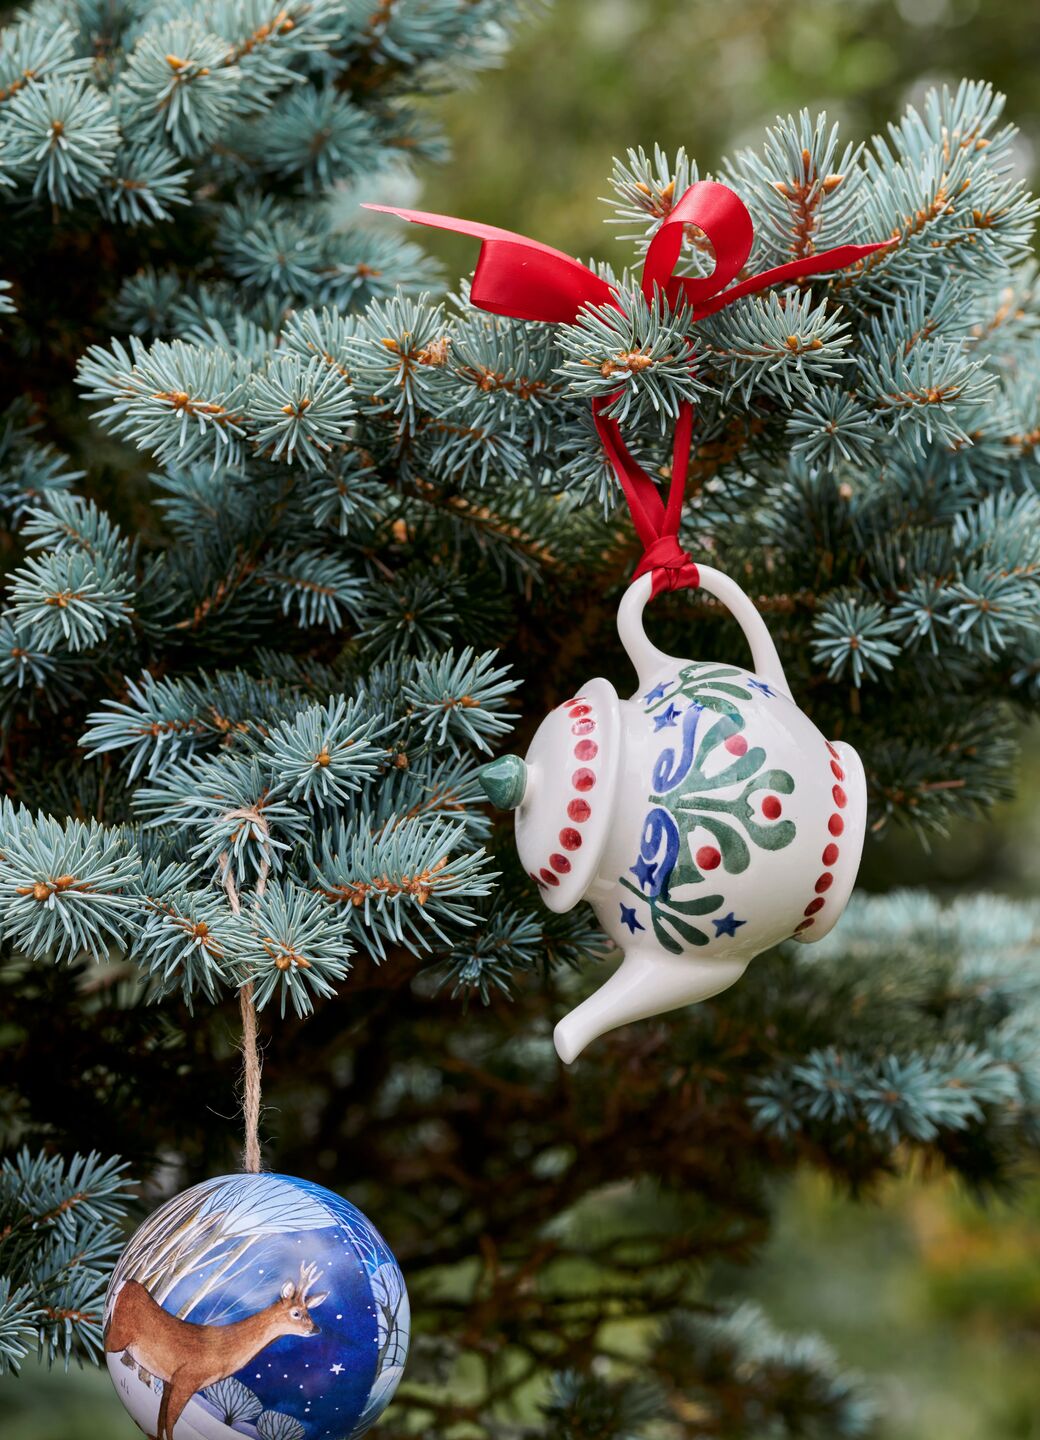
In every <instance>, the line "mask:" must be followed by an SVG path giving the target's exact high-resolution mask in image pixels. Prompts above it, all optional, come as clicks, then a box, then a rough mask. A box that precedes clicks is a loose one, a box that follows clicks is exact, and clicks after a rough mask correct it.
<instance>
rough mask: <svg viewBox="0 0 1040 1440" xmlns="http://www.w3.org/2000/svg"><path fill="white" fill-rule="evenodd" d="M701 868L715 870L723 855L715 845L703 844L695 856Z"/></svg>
mask: <svg viewBox="0 0 1040 1440" xmlns="http://www.w3.org/2000/svg"><path fill="white" fill-rule="evenodd" d="M694 859H695V860H696V861H697V864H698V866H699V868H700V869H701V870H715V869H716V868H717V867H718V865H719V862H720V861H721V859H722V856H721V855H720V854H719V852H718V851H717V850H716V849H715V846H714V845H702V846H701V848H700V849H699V850H698V851H697V854H696V855H695V856H694Z"/></svg>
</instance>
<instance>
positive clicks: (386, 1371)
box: [105, 1175, 409, 1440]
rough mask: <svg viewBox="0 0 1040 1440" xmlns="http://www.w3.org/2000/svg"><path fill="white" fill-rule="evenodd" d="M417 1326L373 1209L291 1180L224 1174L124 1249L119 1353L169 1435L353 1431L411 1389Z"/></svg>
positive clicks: (120, 1378)
mask: <svg viewBox="0 0 1040 1440" xmlns="http://www.w3.org/2000/svg"><path fill="white" fill-rule="evenodd" d="M408 1320H409V1313H408V1292H407V1291H406V1290H405V1286H404V1278H403V1276H402V1275H401V1271H400V1268H399V1266H398V1264H397V1261H396V1260H395V1259H394V1257H393V1254H392V1253H391V1251H390V1250H389V1249H388V1247H387V1244H386V1242H385V1240H384V1239H383V1237H382V1236H381V1235H380V1234H379V1231H378V1230H376V1229H375V1227H374V1226H373V1225H372V1224H371V1223H370V1222H369V1220H367V1219H366V1217H365V1216H364V1215H362V1213H361V1211H360V1210H357V1209H355V1207H354V1206H353V1205H351V1204H349V1202H348V1201H346V1200H343V1199H341V1198H340V1196H339V1195H334V1194H333V1193H332V1191H331V1190H325V1189H323V1188H322V1186H320V1185H312V1184H310V1183H309V1182H308V1181H306V1180H296V1179H294V1178H293V1177H292V1176H289V1175H223V1176H221V1177H220V1178H219V1179H217V1180H206V1181H204V1182H203V1183H202V1184H201V1185H195V1186H193V1188H192V1189H191V1190H185V1192H184V1193H183V1194H182V1195H178V1196H177V1197H176V1198H175V1199H173V1200H171V1201H169V1203H168V1204H166V1205H164V1206H163V1207H162V1208H161V1209H160V1210H157V1211H156V1212H155V1214H154V1215H152V1216H151V1217H150V1218H149V1219H148V1220H146V1221H145V1223H144V1224H143V1225H142V1226H141V1228H140V1229H139V1230H138V1231H137V1233H136V1234H135V1235H134V1237H133V1239H132V1240H131V1241H130V1243H129V1245H127V1247H126V1249H125V1250H124V1251H123V1254H122V1256H121V1257H120V1260H119V1263H118V1265H117V1266H116V1268H115V1272H114V1274H113V1276H112V1281H111V1284H110V1285H109V1287H108V1296H107V1299H106V1301H105V1351H106V1357H105V1358H106V1359H107V1361H108V1369H109V1373H110V1374H111V1376H112V1379H113V1381H114V1383H115V1387H116V1389H117V1390H118V1392H119V1398H120V1399H121V1400H122V1402H123V1404H124V1405H125V1406H126V1409H127V1410H128V1411H129V1413H130V1415H131V1417H132V1418H133V1419H134V1421H135V1422H136V1423H137V1425H139V1426H140V1428H141V1429H142V1430H143V1431H144V1433H145V1434H146V1435H149V1436H157V1437H158V1440H234V1437H236V1436H237V1437H242V1436H248V1437H250V1440H349V1437H352V1436H358V1435H361V1434H362V1433H363V1432H364V1431H365V1430H367V1429H368V1427H369V1426H370V1425H372V1424H373V1423H374V1422H375V1420H376V1419H377V1417H378V1416H379V1414H380V1413H381V1412H382V1410H383V1409H384V1407H385V1406H386V1405H387V1404H388V1402H389V1400H390V1398H391V1396H392V1395H393V1393H394V1391H395V1390H396V1389H397V1385H398V1382H399V1381H400V1379H401V1375H402V1373H403V1371H404V1362H405V1357H406V1355H407V1353H408Z"/></svg>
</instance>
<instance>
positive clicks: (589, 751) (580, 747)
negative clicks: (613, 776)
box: [574, 740, 599, 760]
mask: <svg viewBox="0 0 1040 1440" xmlns="http://www.w3.org/2000/svg"><path fill="white" fill-rule="evenodd" d="M598 754H599V746H598V745H597V744H596V742H595V740H579V741H578V743H577V745H575V747H574V758H575V760H595V758H596V756H597V755H598Z"/></svg>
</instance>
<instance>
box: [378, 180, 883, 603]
mask: <svg viewBox="0 0 1040 1440" xmlns="http://www.w3.org/2000/svg"><path fill="white" fill-rule="evenodd" d="M365 208H366V209H368V210H383V211H387V212H388V213H390V214H391V215H397V216H399V217H400V218H401V219H403V220H411V221H414V222H415V223H416V224H419V225H431V226H433V227H434V228H436V229H438V230H453V231H456V232H457V233H459V234H462V235H473V236H475V237H476V238H477V239H478V240H480V241H481V242H482V243H481V246H480V255H479V257H478V259H477V266H476V269H475V270H474V272H473V283H472V286H471V288H470V299H471V300H472V302H473V304H474V305H476V306H478V307H479V308H480V309H482V310H487V311H489V312H490V313H491V314H492V315H509V316H511V317H513V318H514V319H516V320H536V321H546V322H549V323H552V324H558V325H559V324H566V325H573V324H574V322H575V321H576V320H577V318H578V315H579V313H580V311H581V309H582V307H583V306H585V305H613V306H615V307H616V308H620V306H619V304H618V298H617V294H616V292H615V290H614V287H613V286H612V285H610V284H609V282H608V281H606V280H604V279H603V277H602V276H601V275H597V274H596V272H595V271H594V270H590V269H589V268H588V267H587V266H586V265H583V264H582V263H581V262H580V261H579V260H575V259H574V258H573V257H572V256H570V255H566V254H565V253H564V252H563V251H562V250H554V249H553V248H552V246H551V245H543V244H542V243H541V241H539V240H530V239H528V237H527V236H525V235H517V234H516V233H515V232H514V231H512V230H502V229H500V228H499V227H498V226H497V225H483V224H481V223H480V222H479V221H474V220H459V219H457V218H455V217H453V216H451V215H436V214H432V213H431V212H429V211H426V210H401V209H399V208H398V207H396V206H393V205H367V206H366V207H365ZM690 225H692V226H695V227H696V228H697V229H698V230H700V231H701V232H702V233H703V234H704V235H706V236H707V238H708V240H709V242H710V243H711V247H712V249H713V250H714V252H715V268H714V270H713V271H712V272H711V274H710V275H704V276H691V275H676V273H675V267H676V265H677V264H678V262H679V255H680V252H681V250H682V244H683V238H684V235H685V232H686V227H687V226H690ZM753 240H754V226H753V225H752V223H751V213H750V211H749V210H748V208H747V206H746V205H745V204H744V202H743V200H741V199H740V197H739V196H738V195H737V194H736V192H735V191H733V190H731V189H730V188H729V186H728V185H722V184H719V182H718V181H715V180H698V181H695V182H694V184H692V185H691V186H689V188H688V189H687V190H685V191H684V192H683V194H682V195H681V196H680V197H679V199H678V200H677V201H676V202H675V204H674V205H673V206H672V207H671V209H670V210H669V212H668V214H667V215H666V216H665V217H664V219H663V220H662V221H661V224H660V225H659V226H658V228H657V230H656V231H655V232H654V235H653V238H652V239H651V241H650V245H649V247H648V249H647V252H646V258H645V260H644V262H643V274H642V280H641V288H642V291H643V296H644V298H645V299H646V301H647V303H648V304H650V305H657V304H660V303H661V302H662V301H665V302H667V304H668V305H670V306H671V307H672V308H673V309H676V308H678V307H679V306H680V305H681V304H683V303H685V304H686V305H687V306H688V307H689V311H690V313H691V314H692V318H693V319H694V320H702V319H704V317H705V316H707V315H713V314H715V312H716V311H718V310H722V309H724V308H725V307H726V306H727V305H731V304H732V303H733V301H734V300H740V299H742V298H743V297H744V296H745V295H753V294H755V293H756V292H757V291H759V290H764V289H766V288H767V287H768V286H770V285H778V284H781V283H783V282H785V281H789V280H797V279H800V278H802V277H803V276H807V275H821V274H824V273H826V272H828V271H832V270H841V269H844V268H845V267H846V266H848V265H855V264H857V263H858V262H859V261H861V260H863V259H865V258H866V256H868V255H871V254H873V253H874V251H875V250H883V249H885V248H886V247H887V246H889V245H892V244H894V243H895V241H894V240H883V241H881V242H880V243H877V244H872V245H839V246H837V247H836V248H835V249H833V250H822V251H820V252H819V254H815V255H806V256H803V257H802V258H801V259H799V260H791V261H789V262H788V263H787V264H784V265H776V266H774V267H773V268H772V269H770V270H764V271H762V273H761V274H759V275H752V276H750V277H748V278H745V279H743V280H739V281H738V282H737V283H736V284H733V283H732V282H733V281H735V280H737V277H738V275H740V274H741V272H742V271H743V269H744V266H745V264H746V262H747V259H748V256H749V255H750V254H751V246H752V242H753ZM617 393H618V392H616V391H615V392H614V393H612V394H610V395H603V396H598V397H597V398H596V399H594V400H593V402H592V418H593V421H594V423H595V426H596V431H597V434H598V435H599V438H600V442H601V443H602V445H603V449H604V451H605V452H606V456H607V459H608V460H609V462H610V465H611V468H612V469H613V471H614V473H615V475H616V476H617V478H618V483H619V484H620V485H621V489H622V491H623V492H624V495H625V499H626V501H627V502H628V508H629V510H630V511H631V514H632V522H633V524H634V526H635V529H636V533H637V534H638V536H639V538H640V540H641V541H642V544H643V558H642V560H641V561H640V563H639V566H638V567H637V569H636V572H635V573H636V575H637V576H639V575H644V574H646V573H647V572H650V573H651V574H652V576H653V594H655V595H657V594H659V593H660V591H661V590H676V589H681V588H683V587H686V586H689V587H695V586H696V585H697V584H698V583H699V577H698V574H697V567H696V565H695V564H694V563H693V561H692V560H691V559H690V557H689V555H688V554H687V553H686V552H685V551H684V550H683V549H682V547H681V546H680V545H679V540H678V535H679V521H680V518H681V516H682V508H683V500H684V497H685V492H686V476H687V471H688V468H689V461H690V443H691V439H692V434H693V406H692V404H691V403H690V402H689V401H683V402H682V403H681V404H680V406H679V408H678V415H677V419H676V426H675V436H674V446H673V454H672V472H671V479H670V483H669V489H668V498H667V501H663V500H662V499H661V496H660V493H659V491H658V488H657V485H656V483H655V481H654V479H653V477H652V476H651V475H649V474H648V473H647V471H646V470H644V469H643V467H642V466H641V465H640V464H639V462H638V461H637V460H636V459H635V457H634V456H633V455H632V453H631V451H630V450H629V449H628V447H627V445H626V444H625V442H624V440H623V438H622V435H621V430H620V427H619V425H618V423H617V421H616V420H615V419H614V418H613V416H611V415H610V414H609V413H608V412H609V409H610V407H611V406H612V405H613V403H614V401H615V400H616V398H617Z"/></svg>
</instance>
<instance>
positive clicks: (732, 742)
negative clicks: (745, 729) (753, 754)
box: [722, 735, 747, 755]
mask: <svg viewBox="0 0 1040 1440" xmlns="http://www.w3.org/2000/svg"><path fill="white" fill-rule="evenodd" d="M722 743H723V744H724V745H725V747H726V749H727V750H728V751H729V753H730V754H731V755H746V754H747V741H746V740H745V739H744V737H743V735H729V736H727V738H726V739H725V740H724V741H723V742H722Z"/></svg>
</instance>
